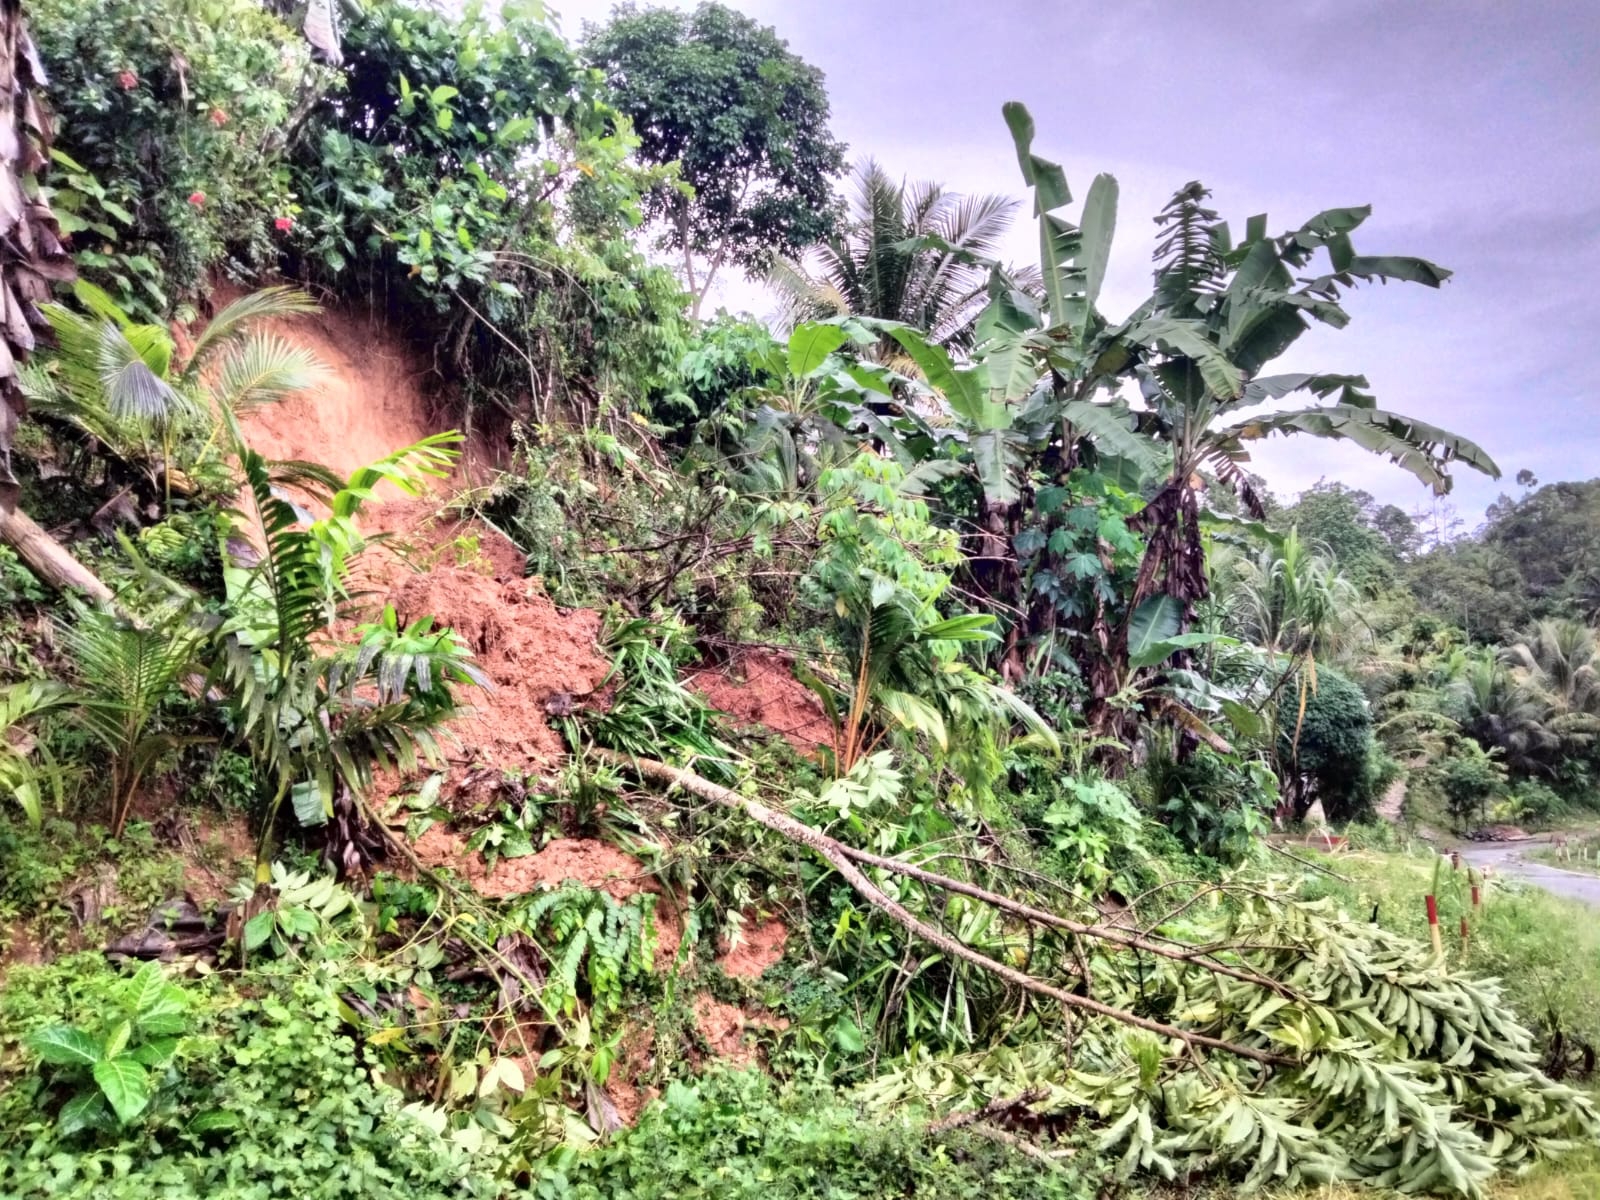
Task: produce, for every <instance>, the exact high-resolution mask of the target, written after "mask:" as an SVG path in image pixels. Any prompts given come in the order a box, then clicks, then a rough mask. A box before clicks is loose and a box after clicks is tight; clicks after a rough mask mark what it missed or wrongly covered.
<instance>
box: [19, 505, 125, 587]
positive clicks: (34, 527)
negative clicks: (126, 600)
mask: <svg viewBox="0 0 1600 1200" xmlns="http://www.w3.org/2000/svg"><path fill="white" fill-rule="evenodd" d="M0 544H4V545H7V546H10V547H11V548H12V549H13V550H15V551H16V552H17V557H19V558H20V559H22V561H23V562H24V563H26V564H27V565H28V568H29V569H30V570H31V571H32V572H33V573H34V574H35V575H37V576H38V577H39V578H40V579H42V580H44V582H46V583H48V584H49V585H50V586H51V587H53V588H56V589H57V590H59V591H64V592H65V591H75V592H81V593H83V594H84V595H85V596H88V597H89V599H91V600H93V601H94V602H95V603H96V604H100V605H103V606H105V607H108V608H109V607H111V606H112V604H113V598H112V595H111V589H110V588H108V587H107V586H106V585H105V584H103V583H101V582H100V579H99V577H98V576H96V575H95V574H94V572H92V571H90V570H89V569H88V568H87V567H85V566H84V565H83V564H82V563H80V562H79V561H78V560H77V559H75V558H73V557H72V555H71V554H70V553H69V552H68V551H67V549H66V547H64V546H63V545H62V544H61V543H60V542H58V541H56V540H55V538H53V537H51V536H50V535H49V534H48V533H46V532H45V531H44V530H43V529H41V528H40V527H39V524H38V522H36V521H35V520H34V519H33V518H32V517H30V516H28V514H27V513H25V512H23V511H22V510H21V509H20V508H7V507H5V506H3V505H0Z"/></svg>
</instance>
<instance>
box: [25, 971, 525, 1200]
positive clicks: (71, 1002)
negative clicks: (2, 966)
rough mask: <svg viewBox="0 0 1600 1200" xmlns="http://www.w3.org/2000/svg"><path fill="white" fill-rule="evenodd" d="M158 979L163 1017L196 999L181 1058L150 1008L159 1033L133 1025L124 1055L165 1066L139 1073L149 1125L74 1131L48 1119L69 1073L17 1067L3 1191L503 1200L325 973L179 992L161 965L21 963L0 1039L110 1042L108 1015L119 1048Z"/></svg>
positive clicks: (129, 1198) (121, 1197)
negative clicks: (351, 1028)
mask: <svg viewBox="0 0 1600 1200" xmlns="http://www.w3.org/2000/svg"><path fill="white" fill-rule="evenodd" d="M141 981H143V982H141ZM145 982H148V983H149V985H150V986H149V989H148V990H149V992H150V994H151V995H152V996H154V997H155V998H156V999H155V1005H156V1007H159V1008H160V1009H161V1011H162V1012H163V1013H166V1012H169V1011H170V1010H171V1009H177V1008H179V1007H180V1005H179V999H178V998H180V997H181V998H183V1001H184V1002H183V1004H182V1006H181V1007H182V1008H183V1009H186V1010H187V1014H188V1015H187V1016H185V1017H183V1018H182V1020H184V1021H185V1022H186V1024H185V1025H184V1027H183V1028H184V1030H185V1031H186V1032H187V1033H188V1036H186V1037H185V1038H184V1039H183V1041H182V1043H181V1048H172V1047H169V1046H168V1044H167V1039H169V1038H170V1037H171V1033H170V1032H168V1033H160V1032H157V1031H156V1030H154V1029H151V1028H150V1025H149V1016H148V1013H149V1011H150V1006H148V1005H147V1006H145V1007H144V1009H143V1010H141V1008H140V1006H139V1004H138V1003H136V1002H135V1003H133V1004H132V1005H131V1011H132V1014H133V1016H138V1015H139V1013H140V1012H141V1011H144V1012H145V1013H146V1016H145V1024H146V1027H147V1029H150V1032H151V1034H152V1036H151V1037H150V1038H148V1039H144V1040H141V1039H139V1038H137V1037H134V1036H132V1034H131V1029H130V1036H129V1039H128V1041H127V1043H126V1045H125V1046H124V1047H123V1049H124V1053H123V1054H122V1055H121V1056H120V1057H123V1058H126V1057H129V1053H130V1052H131V1050H133V1049H134V1048H137V1049H139V1050H140V1051H141V1052H142V1054H143V1056H144V1057H147V1058H152V1059H153V1060H155V1061H159V1062H163V1063H164V1064H165V1065H164V1066H162V1067H159V1068H151V1067H148V1066H146V1065H145V1064H144V1063H143V1062H141V1063H140V1064H139V1065H140V1067H141V1069H143V1070H144V1071H145V1075H146V1081H147V1083H149V1084H150V1085H151V1096H150V1099H149V1101H148V1102H147V1104H146V1105H145V1106H144V1107H143V1109H142V1111H141V1112H140V1113H139V1114H138V1117H137V1124H136V1125H135V1126H131V1127H129V1128H126V1129H123V1128H119V1127H118V1126H117V1122H115V1121H114V1120H113V1121H110V1122H106V1123H105V1124H106V1126H107V1127H105V1128H98V1127H95V1128H84V1127H81V1126H80V1127H79V1128H78V1129H77V1130H76V1131H75V1132H69V1131H67V1130H64V1129H63V1128H62V1126H61V1123H60V1122H59V1121H58V1120H57V1119H56V1118H55V1117H53V1116H52V1115H50V1114H49V1113H47V1112H46V1111H45V1110H44V1105H45V1103H46V1102H47V1101H50V1102H52V1103H53V1099H52V1098H54V1097H57V1096H59V1094H60V1091H61V1088H60V1087H59V1085H57V1084H56V1083H55V1082H54V1080H55V1079H56V1078H58V1077H59V1073H60V1071H61V1070H62V1069H63V1068H58V1067H54V1066H50V1067H47V1068H46V1070H47V1071H48V1072H49V1078H46V1076H45V1075H44V1074H39V1073H28V1074H20V1073H18V1072H17V1070H16V1068H15V1066H8V1068H7V1075H8V1078H7V1083H8V1086H7V1088H6V1089H5V1090H4V1092H3V1094H0V1121H3V1122H4V1124H5V1127H6V1128H7V1129H8V1130H9V1131H11V1133H12V1135H13V1136H12V1138H11V1139H10V1141H9V1143H8V1146H7V1150H6V1152H5V1154H4V1156H3V1157H0V1189H3V1190H4V1192H5V1194H6V1195H8V1196H15V1197H18V1200H34V1198H35V1197H38V1198H40V1200H42V1198H43V1197H46V1196H50V1197H70V1198H75V1200H76V1198H81V1200H88V1198H89V1197H94V1198H95V1200H103V1198H104V1200H141V1198H143V1197H147V1196H151V1195H162V1196H169V1197H173V1198H174V1200H190V1198H193V1200H199V1198H200V1197H204V1196H217V1195H228V1196H257V1195H260V1196H265V1195H268V1194H270V1193H272V1192H273V1191H275V1190H278V1191H284V1192H286V1193H289V1194H294V1195H296V1196H305V1197H315V1198H317V1200H357V1198H358V1197H359V1198H361V1200H402V1198H404V1200H444V1198H445V1197H459V1196H462V1195H469V1196H470V1195H497V1194H499V1193H500V1190H501V1185H500V1184H498V1183H497V1182H491V1179H492V1176H491V1170H490V1164H489V1163H488V1161H487V1160H486V1159H481V1158H480V1159H476V1160H475V1159H474V1158H473V1156H472V1155H471V1154H469V1153H468V1152H466V1151H464V1150H462V1149H461V1148H460V1147H459V1146H458V1145H457V1144H456V1143H455V1142H454V1141H453V1140H451V1139H449V1138H446V1137H442V1136H440V1135H439V1134H437V1133H435V1132H433V1131H432V1130H431V1129H430V1128H429V1127H428V1126H427V1125H425V1124H424V1123H423V1120H422V1116H423V1115H425V1114H419V1113H418V1112H416V1111H414V1109H413V1110H407V1109H405V1108H404V1107H403V1104H404V1102H403V1099H402V1097H401V1096H400V1095H399V1094H398V1093H397V1092H396V1091H394V1090H393V1089H392V1088H389V1087H386V1086H383V1085H381V1084H378V1083H375V1082H374V1079H373V1075H372V1073H371V1071H370V1069H369V1068H370V1064H369V1063H368V1062H367V1060H366V1058H365V1055H364V1053H363V1052H362V1051H361V1050H360V1049H359V1048H358V1046H357V1044H356V1043H355V1042H354V1041H353V1040H352V1039H351V1037H350V1036H349V1034H348V1033H347V1032H346V1031H345V1029H344V1027H343V1025H342V1023H341V1021H340V1018H339V1015H338V1007H339V1000H338V991H337V986H336V985H335V984H334V983H333V981H332V980H331V979H328V978H325V977H322V976H321V975H319V974H317V973H312V972H308V973H305V974H303V975H299V976H298V977H296V976H293V975H285V976H257V977H256V980H255V983H254V985H253V986H252V987H250V988H249V989H248V990H247V991H246V990H238V991H236V990H233V988H232V987H231V986H230V985H228V984H226V983H223V982H220V981H217V980H215V979H213V980H212V981H210V982H207V983H202V984H199V985H192V986H191V988H184V989H182V990H180V989H179V988H178V987H176V986H175V985H173V984H172V983H170V982H168V981H166V980H165V979H163V977H162V968H160V967H159V966H156V965H153V964H152V965H151V966H148V967H146V968H144V970H143V972H142V973H141V975H140V976H138V977H136V978H135V980H124V979H122V978H120V977H118V976H117V975H116V974H114V973H113V972H111V971H110V970H108V968H106V967H105V966H104V965H103V963H101V962H100V961H98V960H97V958H95V957H90V956H83V957H78V958H70V959H63V960H61V961H60V962H58V963H56V964H54V965H52V966H49V967H42V968H26V967H14V968H12V970H11V971H10V973H9V976H8V979H7V988H6V990H5V992H4V994H3V995H0V1040H3V1041H4V1042H5V1043H6V1044H14V1043H15V1042H17V1041H18V1040H19V1039H21V1038H23V1037H29V1038H30V1040H36V1039H38V1038H39V1037H40V1032H39V1031H41V1030H44V1029H47V1028H49V1027H51V1026H57V1025H69V1024H78V1023H87V1022H90V1021H93V1022H94V1028H95V1030H96V1031H100V1021H99V1018H98V1014H102V1013H103V1014H104V1015H105V1029H104V1034H105V1035H106V1037H107V1038H108V1039H109V1040H115V1039H116V1038H118V1037H120V1036H121V1035H120V1034H119V1033H118V1030H119V1029H120V1028H121V1025H120V1024H117V1023H116V1022H117V1014H119V1013H120V1012H121V1009H122V1007H124V1000H125V998H126V997H127V996H128V995H129V993H130V992H132V991H133V989H134V988H135V987H136V986H137V988H138V991H139V994H140V995H142V994H143V992H144V991H145ZM135 1000H137V997H135ZM127 1019H129V1021H130V1027H131V1024H132V1018H131V1017H130V1018H127ZM163 1028H168V1027H167V1026H163ZM97 1036H98V1032H97ZM92 1044H93V1043H91V1045H92ZM105 1045H106V1042H105V1041H101V1042H100V1043H99V1045H98V1047H97V1048H98V1049H100V1050H102V1051H103V1050H104V1048H105ZM150 1047H155V1048H157V1050H158V1051H159V1052H155V1051H152V1050H151V1049H148V1048H150ZM55 1052H56V1051H54V1050H52V1053H55ZM63 1052H64V1051H63ZM66 1069H68V1070H70V1068H66ZM91 1070H92V1068H91ZM157 1071H159V1072H160V1073H159V1074H156V1072H157ZM106 1074H107V1076H108V1078H109V1073H106ZM120 1074H121V1073H120V1072H119V1076H120ZM127 1076H128V1079H130V1080H131V1079H132V1078H133V1074H132V1072H131V1071H130V1072H128V1073H127ZM112 1086H113V1088H114V1089H115V1088H118V1087H120V1086H121V1085H120V1083H114V1084H113V1085H112ZM90 1094H91V1095H94V1094H96V1093H90ZM119 1095H121V1096H123V1097H124V1098H131V1097H132V1095H133V1093H131V1092H129V1091H127V1090H125V1089H124V1090H122V1091H121V1092H119ZM65 1111H66V1110H65V1109H64V1110H63V1112H65ZM480 1144H481V1143H480Z"/></svg>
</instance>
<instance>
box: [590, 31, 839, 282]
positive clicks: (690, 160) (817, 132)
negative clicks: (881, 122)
mask: <svg viewBox="0 0 1600 1200" xmlns="http://www.w3.org/2000/svg"><path fill="white" fill-rule="evenodd" d="M583 49H584V54H585V55H586V56H587V58H588V60H589V61H590V62H591V63H593V64H594V65H595V66H597V67H598V68H600V70H601V71H603V72H604V73H605V77H606V79H607V81H608V82H609V84H610V86H611V89H612V92H613V95H614V97H615V100H614V103H615V104H616V107H617V109H618V110H619V111H620V112H621V113H622V114H624V115H625V116H627V117H628V118H629V119H630V120H631V121H632V123H633V128H634V132H635V133H636V134H637V135H638V137H639V154H640V156H641V157H642V158H643V159H644V161H645V162H648V163H654V164H659V165H665V164H669V163H675V164H677V171H678V175H677V178H678V179H679V180H680V181H681V183H682V184H684V185H686V186H685V187H682V188H673V187H670V186H661V187H658V188H656V189H655V190H654V191H652V192H651V193H650V194H649V196H647V197H646V206H647V209H648V211H649V213H650V214H651V215H652V216H654V217H656V218H659V219H660V220H661V222H662V230H663V235H664V238H665V240H666V243H667V245H669V246H671V247H673V248H675V249H677V250H678V251H680V252H681V253H682V254H683V256H684V274H685V282H686V283H687V285H688V287H689V290H690V292H691V293H693V294H694V296H695V305H696V309H695V311H696V312H697V313H698V307H699V303H700V302H701V301H702V300H703V298H704V296H705V294H706V292H707V290H708V289H709V288H710V287H711V284H712V282H713V281H714V280H715V278H716V276H717V274H718V272H719V271H720V270H721V269H722V268H723V267H724V266H738V267H743V268H745V269H746V270H750V271H761V270H764V269H765V268H766V267H767V265H768V264H769V263H770V262H771V260H772V257H773V255H775V254H789V255H793V254H796V253H798V252H799V251H800V250H802V249H803V248H805V247H806V246H809V245H811V244H812V243H813V242H816V241H819V240H820V239H822V238H824V237H826V236H827V235H828V234H829V233H830V232H831V231H832V229H833V225H834V222H835V220H836V213H835V209H834V203H833V184H834V180H835V179H836V178H837V177H838V176H839V174H840V173H841V172H842V171H843V170H844V161H845V160H844V153H845V147H844V145H843V143H841V142H839V141H838V140H837V139H836V138H835V137H834V136H833V135H832V133H831V132H830V131H829V129H828V116H829V110H828V96H827V92H826V90H825V89H824V87H823V79H822V72H821V71H819V70H817V68H816V67H813V66H811V65H810V64H808V63H806V62H805V61H804V60H802V59H801V58H800V57H799V56H798V55H796V54H795V53H794V52H793V51H791V50H790V49H789V47H788V45H787V43H785V42H784V41H783V39H782V38H780V37H778V35H777V33H776V32H775V31H774V30H773V29H771V28H770V27H768V26H764V25H760V24H758V23H757V22H756V21H754V20H752V19H751V18H749V17H747V16H744V15H743V14H742V13H738V12H736V11H734V10H733V9H731V8H728V7H727V6H726V5H722V4H717V3H704V4H701V5H700V6H699V7H698V8H696V9H695V10H694V11H693V12H690V13H684V12H678V11H676V10H672V9H665V8H656V9H640V8H638V7H636V6H635V5H632V4H624V5H621V6H619V7H618V8H617V10H616V11H615V12H614V13H613V14H612V17H611V19H610V20H609V21H608V22H607V23H606V24H604V25H601V26H599V27H597V28H590V29H588V30H587V31H586V34H585V38H584V47H583ZM696 256H699V257H702V258H704V259H705V260H706V261H705V264H704V266H703V268H702V269H700V270H698V271H697V269H696V266H695V261H694V260H695V258H696Z"/></svg>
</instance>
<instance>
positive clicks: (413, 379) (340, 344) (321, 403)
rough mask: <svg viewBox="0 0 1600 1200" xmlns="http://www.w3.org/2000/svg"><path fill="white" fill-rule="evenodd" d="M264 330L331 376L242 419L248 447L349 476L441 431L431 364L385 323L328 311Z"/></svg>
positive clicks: (331, 310)
mask: <svg viewBox="0 0 1600 1200" xmlns="http://www.w3.org/2000/svg"><path fill="white" fill-rule="evenodd" d="M219 299H220V298H219ZM266 328H270V329H271V331H272V332H273V333H275V334H277V335H278V336H280V337H282V338H284V339H285V340H286V341H288V342H290V343H292V344H294V345H295V346H300V347H303V348H305V349H307V350H310V351H311V352H312V353H313V354H315V355H316V356H317V358H318V359H319V360H320V361H321V363H322V365H323V367H324V368H325V371H326V373H325V375H324V378H323V381H322V383H321V386H319V387H318V388H316V389H315V390H314V391H311V392H306V393H302V394H300V395H297V396H291V397H289V398H288V399H286V400H284V401H283V402H282V403H280V404H270V405H267V406H265V407H263V408H259V409H257V410H255V411H254V412H252V413H250V415H249V416H248V417H247V418H246V419H245V422H244V425H245V430H246V436H247V437H248V438H249V441H250V445H251V446H252V447H253V448H254V449H256V450H259V451H260V452H261V453H262V454H263V455H265V456H266V457H268V458H284V459H309V460H311V461H312V462H319V463H322V464H323V465H324V466H327V467H331V468H333V470H335V471H337V472H338V473H339V474H341V475H348V474H350V473H351V472H352V471H354V470H355V469H356V468H357V467H364V466H366V465H367V464H368V463H370V462H374V461H376V460H377V459H380V458H382V457H383V456H384V455H386V454H391V453H393V452H394V451H395V450H398V449H399V448H400V447H401V446H409V445H410V444H411V443H412V442H415V441H417V440H419V439H421V438H424V437H426V436H427V435H428V434H430V433H433V432H434V431H435V430H437V429H438V428H439V424H438V423H437V422H436V421H435V420H434V419H433V418H432V415H431V414H430V412H429V410H428V404H427V401H426V398H425V395H424V387H423V381H424V379H425V378H426V376H427V375H428V374H429V372H430V370H431V367H430V366H429V363H428V360H427V359H426V358H425V357H423V355H421V354H420V353H418V352H417V350H416V349H414V348H413V347H412V346H410V345H408V344H407V343H406V342H405V340H404V339H402V338H399V337H397V336H395V335H394V334H393V333H391V332H389V331H388V330H386V329H384V328H383V327H382V326H381V325H379V324H375V323H374V322H372V321H370V320H367V319H364V318H363V317H360V316H357V315H354V314H352V313H349V312H343V311H340V310H337V309H324V310H323V311H322V312H320V313H318V314H316V315H315V316H307V317H299V318H295V319H291V320H286V321H277V322H273V323H271V324H270V325H269V326H267V327H266Z"/></svg>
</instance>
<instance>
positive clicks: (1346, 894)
mask: <svg viewBox="0 0 1600 1200" xmlns="http://www.w3.org/2000/svg"><path fill="white" fill-rule="evenodd" d="M1322 861H1323V862H1325V863H1327V865H1328V866H1329V867H1330V868H1331V869H1332V870H1334V871H1337V872H1338V873H1339V874H1340V875H1341V876H1343V878H1342V879H1335V878H1333V877H1331V876H1327V875H1318V876H1316V877H1315V878H1314V880H1313V882H1312V884H1311V885H1310V887H1311V890H1312V891H1313V893H1314V894H1325V895H1332V896H1334V897H1336V898H1337V899H1338V900H1339V902H1340V903H1341V904H1343V905H1344V907H1345V908H1346V909H1347V910H1348V911H1349V912H1350V914H1351V915H1352V916H1355V917H1358V918H1361V919H1370V918H1371V916H1372V914H1373V913H1374V911H1375V912H1376V914H1377V919H1378V921H1379V923H1380V924H1382V925H1384V926H1385V927H1387V928H1390V929H1393V930H1395V931H1397V932H1400V933H1405V934H1408V935H1410V936H1412V937H1415V938H1417V939H1419V940H1421V941H1424V942H1425V941H1427V940H1428V924H1427V915H1426V909H1425V905H1424V899H1423V898H1424V897H1425V896H1426V895H1427V893H1428V889H1429V886H1430V884H1431V882H1432V879H1433V876H1434V864H1435V862H1437V861H1439V855H1438V854H1436V853H1435V852H1434V851H1432V850H1428V849H1422V850H1417V851H1413V852H1410V853H1406V852H1399V853H1395V852H1382V851H1370V850H1363V851H1357V852H1354V853H1350V854H1345V855H1341V856H1339V857H1337V858H1327V859H1323V860H1322ZM1462 916H1466V917H1467V918H1468V925H1469V929H1470V934H1471V936H1470V939H1469V943H1468V948H1467V950H1466V951H1465V952H1464V953H1463V951H1462V948H1461V941H1460V937H1459V935H1458V932H1457V931H1458V929H1459V927H1460V921H1461V918H1462ZM1596 916H1597V914H1596V913H1595V911H1594V909H1592V908H1590V907H1588V906H1586V905H1584V904H1580V903H1578V902H1576V901H1571V900H1564V899H1560V898H1557V897H1555V896H1551V895H1549V894H1548V893H1547V892H1543V891H1541V890H1539V889H1538V888H1533V887H1522V886H1519V885H1515V884H1512V883H1510V882H1508V881H1504V880H1496V881H1494V882H1493V883H1492V885H1491V886H1490V887H1488V888H1487V889H1486V892H1485V898H1484V904H1483V907H1482V908H1481V909H1479V910H1477V911H1476V912H1473V910H1472V909H1471V905H1470V890H1469V884H1468V872H1467V869H1466V867H1465V866H1463V867H1462V869H1461V870H1459V871H1452V870H1451V869H1450V867H1449V865H1448V862H1447V863H1446V865H1445V866H1444V868H1443V870H1442V871H1440V873H1439V924H1440V926H1441V932H1442V933H1443V935H1444V946H1445V954H1446V957H1447V958H1448V959H1449V961H1450V962H1452V963H1454V964H1458V965H1465V966H1467V967H1470V968H1471V969H1472V970H1475V971H1478V972H1480V973H1482V974H1484V975H1492V976H1495V977H1497V978H1499V979H1500V980H1502V981H1503V983H1504V984H1505V988H1506V994H1507V996H1508V998H1509V999H1510V1000H1511V1003H1512V1005H1513V1007H1514V1008H1515V1009H1516V1011H1517V1014H1518V1015H1519V1016H1520V1017H1521V1018H1522V1019H1523V1020H1524V1021H1525V1022H1527V1023H1528V1024H1529V1025H1530V1026H1532V1027H1533V1028H1534V1029H1536V1030H1540V1031H1542V1032H1545V1033H1551V1032H1554V1031H1555V1030H1557V1029H1559V1030H1561V1031H1563V1032H1564V1033H1565V1034H1566V1035H1567V1036H1568V1037H1574V1036H1576V1037H1579V1038H1582V1039H1583V1040H1585V1041H1587V1042H1589V1043H1590V1044H1591V1045H1594V1046H1600V1003H1597V1000H1600V920H1596ZM1594 1194H1595V1195H1600V1191H1597V1192H1596V1193H1594Z"/></svg>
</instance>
